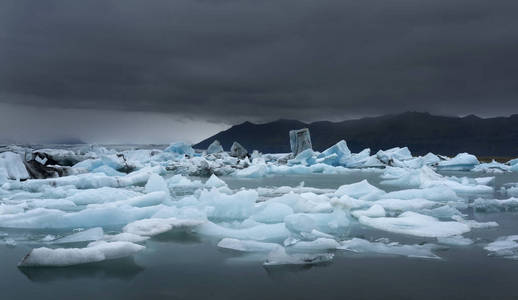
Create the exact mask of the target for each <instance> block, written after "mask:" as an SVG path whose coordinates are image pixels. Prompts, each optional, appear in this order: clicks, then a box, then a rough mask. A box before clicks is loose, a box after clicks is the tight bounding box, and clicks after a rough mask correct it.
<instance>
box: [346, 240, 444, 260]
mask: <svg viewBox="0 0 518 300" xmlns="http://www.w3.org/2000/svg"><path fill="white" fill-rule="evenodd" d="M435 248H436V246H435V245H431V244H425V245H402V244H399V243H395V242H393V243H384V242H370V241H367V240H364V239H359V238H353V239H351V240H347V241H343V242H341V245H340V246H339V247H337V249H340V250H347V251H351V252H355V253H374V254H384V255H398V256H407V257H416V258H439V257H438V256H437V255H435V254H434V253H433V252H432V250H433V249H435Z"/></svg>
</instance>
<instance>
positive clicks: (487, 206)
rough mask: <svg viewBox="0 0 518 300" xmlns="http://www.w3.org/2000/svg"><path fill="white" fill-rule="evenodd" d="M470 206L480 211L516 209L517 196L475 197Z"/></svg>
mask: <svg viewBox="0 0 518 300" xmlns="http://www.w3.org/2000/svg"><path fill="white" fill-rule="evenodd" d="M471 206H473V207H474V208H475V209H476V210H480V211H501V210H516V209H518V198H514V197H512V198H509V199H502V200H499V199H483V198H477V199H475V200H474V201H473V203H472V204H471Z"/></svg>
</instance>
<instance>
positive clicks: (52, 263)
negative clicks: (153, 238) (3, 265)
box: [18, 241, 145, 267]
mask: <svg viewBox="0 0 518 300" xmlns="http://www.w3.org/2000/svg"><path fill="white" fill-rule="evenodd" d="M144 248H145V247H144V246H141V245H137V244H134V243H130V242H105V241H98V242H93V243H90V244H88V246H87V247H86V248H57V249H50V248H46V247H42V248H36V249H32V250H31V251H30V252H29V254H27V255H26V256H25V257H24V258H23V260H22V261H21V262H20V263H19V264H18V266H19V267H65V266H72V265H79V264H86V263H93V262H100V261H104V260H109V259H117V258H122V257H127V256H130V255H133V254H136V253H137V252H140V251H142V250H143V249H144Z"/></svg>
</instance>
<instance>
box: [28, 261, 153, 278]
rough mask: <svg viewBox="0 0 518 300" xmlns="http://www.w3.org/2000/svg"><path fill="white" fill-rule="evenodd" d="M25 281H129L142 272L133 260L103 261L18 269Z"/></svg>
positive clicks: (141, 268)
mask: <svg viewBox="0 0 518 300" xmlns="http://www.w3.org/2000/svg"><path fill="white" fill-rule="evenodd" d="M19 270H20V272H21V273H23V274H24V275H25V276H26V277H27V279H29V280H30V281H33V282H52V281H62V280H71V279H72V280H74V279H83V278H89V279H91V278H96V279H106V278H115V279H119V280H122V281H129V280H131V279H133V278H134V277H135V276H136V275H137V274H139V273H140V272H142V271H143V270H144V268H143V267H141V266H139V265H137V264H136V263H135V260H134V258H132V257H126V258H121V259H115V260H109V261H103V262H98V263H91V264H84V265H77V266H70V267H25V268H19Z"/></svg>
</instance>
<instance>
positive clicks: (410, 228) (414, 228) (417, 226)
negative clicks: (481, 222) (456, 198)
mask: <svg viewBox="0 0 518 300" xmlns="http://www.w3.org/2000/svg"><path fill="white" fill-rule="evenodd" d="M359 221H360V223H362V224H364V225H367V226H370V227H373V228H376V229H379V230H383V231H388V232H394V233H401V234H409V235H415V236H422V237H444V236H451V235H459V234H463V233H466V232H468V231H470V227H469V226H468V225H466V224H463V223H460V222H451V221H448V222H442V221H439V220H438V219H436V218H434V217H431V216H426V215H422V214H419V213H415V212H411V211H407V212H404V213H402V214H401V215H399V216H398V217H395V218H392V217H382V218H369V217H366V216H362V217H360V218H359Z"/></svg>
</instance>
